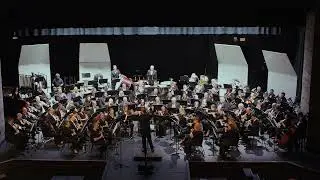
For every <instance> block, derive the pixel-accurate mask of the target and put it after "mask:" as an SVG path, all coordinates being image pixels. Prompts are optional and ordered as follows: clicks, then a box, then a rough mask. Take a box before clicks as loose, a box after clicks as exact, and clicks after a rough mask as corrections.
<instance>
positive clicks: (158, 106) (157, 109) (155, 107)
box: [153, 104, 163, 111]
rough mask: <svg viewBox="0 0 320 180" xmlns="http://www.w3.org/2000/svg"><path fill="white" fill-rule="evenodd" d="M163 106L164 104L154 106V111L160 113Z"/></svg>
mask: <svg viewBox="0 0 320 180" xmlns="http://www.w3.org/2000/svg"><path fill="white" fill-rule="evenodd" d="M162 106H163V104H154V105H153V107H154V110H156V111H160V110H161V107H162Z"/></svg>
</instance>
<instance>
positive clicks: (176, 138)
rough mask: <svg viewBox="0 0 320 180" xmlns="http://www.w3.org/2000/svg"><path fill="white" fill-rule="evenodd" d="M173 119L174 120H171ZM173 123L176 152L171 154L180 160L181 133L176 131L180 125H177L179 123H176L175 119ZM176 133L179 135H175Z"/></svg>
mask: <svg viewBox="0 0 320 180" xmlns="http://www.w3.org/2000/svg"><path fill="white" fill-rule="evenodd" d="M171 119H172V118H171ZM172 121H173V122H174V125H173V134H174V143H175V145H176V151H175V152H174V153H172V154H171V156H177V157H178V158H180V156H179V155H180V153H179V152H178V150H179V149H180V147H179V144H180V143H179V140H178V138H179V133H178V131H177V130H176V131H175V128H177V127H178V126H179V125H178V123H177V121H175V120H174V119H172ZM174 132H177V134H175V133H174Z"/></svg>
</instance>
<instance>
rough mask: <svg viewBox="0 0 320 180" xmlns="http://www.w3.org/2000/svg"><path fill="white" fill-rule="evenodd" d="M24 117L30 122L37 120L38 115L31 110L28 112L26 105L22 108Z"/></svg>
mask: <svg viewBox="0 0 320 180" xmlns="http://www.w3.org/2000/svg"><path fill="white" fill-rule="evenodd" d="M21 113H22V118H23V119H26V120H27V121H29V122H35V121H36V120H37V119H39V118H38V116H36V115H34V114H33V113H31V112H28V109H27V108H26V107H23V108H22V110H21Z"/></svg>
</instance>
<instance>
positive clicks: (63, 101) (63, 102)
mask: <svg viewBox="0 0 320 180" xmlns="http://www.w3.org/2000/svg"><path fill="white" fill-rule="evenodd" d="M67 101H68V99H62V100H60V102H59V103H61V104H63V105H65V104H67Z"/></svg>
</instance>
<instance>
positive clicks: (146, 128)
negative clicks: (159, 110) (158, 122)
mask: <svg viewBox="0 0 320 180" xmlns="http://www.w3.org/2000/svg"><path fill="white" fill-rule="evenodd" d="M139 119H140V128H141V129H140V132H141V136H142V147H143V149H142V152H144V153H147V141H148V143H149V146H150V149H151V152H154V146H153V144H152V140H151V128H150V119H151V116H150V114H148V113H147V112H146V108H145V107H141V111H140V112H139Z"/></svg>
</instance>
